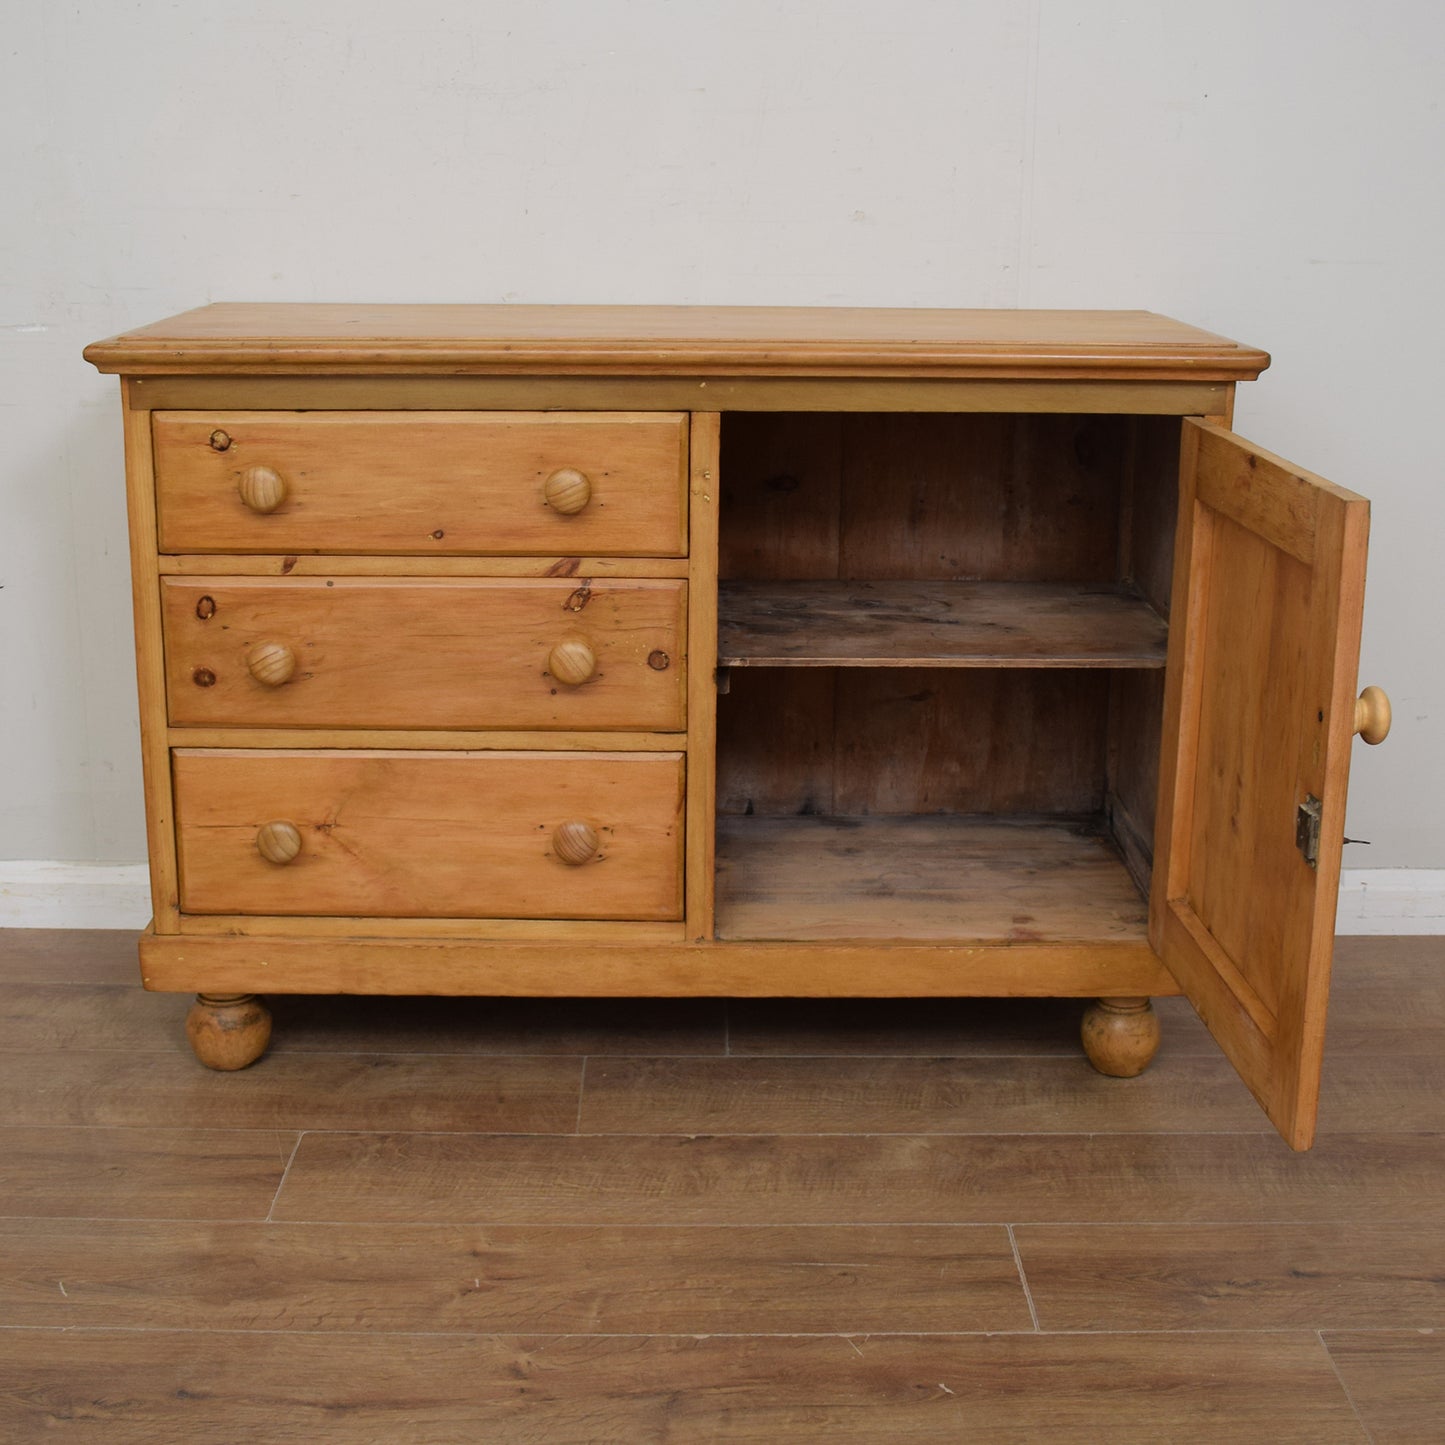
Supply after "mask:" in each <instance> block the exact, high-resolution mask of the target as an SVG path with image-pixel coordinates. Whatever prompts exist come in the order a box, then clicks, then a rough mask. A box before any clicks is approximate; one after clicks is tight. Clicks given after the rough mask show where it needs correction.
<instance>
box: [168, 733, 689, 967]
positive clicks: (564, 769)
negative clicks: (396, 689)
mask: <svg viewBox="0 0 1445 1445" xmlns="http://www.w3.org/2000/svg"><path fill="white" fill-rule="evenodd" d="M172 770H173V779H174V784H175V802H176V836H177V844H178V851H179V864H180V901H181V910H182V912H186V913H257V914H310V915H331V916H340V917H373V918H385V917H393V918H399V917H432V918H613V919H654V920H665V919H677V918H680V917H681V916H682V811H683V757H682V754H681V753H628V754H621V753H586V754H579V753H520V752H505V753H504V752H496V753H430V752H428V753H399V752H360V751H357V752H349V751H339V752H302V751H294V752H291V751H285V752H272V751H244V750H240V749H224V750H223V749H182V750H178V751H176V752H175V753H174V754H173V755H172ZM481 982H482V981H480V980H479V985H480V983H481ZM277 983H278V986H279V985H280V983H281V980H279V979H278V980H277Z"/></svg>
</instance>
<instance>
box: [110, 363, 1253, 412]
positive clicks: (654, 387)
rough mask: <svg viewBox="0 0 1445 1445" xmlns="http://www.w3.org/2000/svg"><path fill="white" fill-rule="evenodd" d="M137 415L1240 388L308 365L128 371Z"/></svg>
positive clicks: (1012, 406)
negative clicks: (445, 371) (336, 372)
mask: <svg viewBox="0 0 1445 1445" xmlns="http://www.w3.org/2000/svg"><path fill="white" fill-rule="evenodd" d="M130 385H131V388H132V400H131V403H130V405H131V406H132V407H135V408H139V409H142V410H144V409H148V408H150V407H155V408H159V409H165V410H179V411H218V410H227V411H241V410H253V411H322V410H342V411H360V410H374V411H418V412H421V411H457V410H461V409H465V408H476V409H480V410H497V411H519V410H531V411H536V410H543V411H546V410H558V411H649V410H651V411H691V410H693V409H694V408H703V409H706V410H708V411H716V412H722V413H729V412H734V413H742V412H746V413H749V414H754V413H758V412H780V413H781V412H788V413H797V412H817V413H823V412H835V413H836V412H843V411H867V412H948V413H996V412H1017V413H1020V414H1050V415H1057V414H1059V413H1065V412H1067V413H1071V414H1078V415H1085V416H1090V415H1097V416H1117V415H1124V416H1156V415H1157V416H1167V417H1181V416H1222V415H1223V414H1225V413H1226V412H1227V411H1228V410H1229V409H1230V406H1231V394H1232V393H1233V390H1234V383H1233V382H1229V381H1205V380H1200V379H1198V378H1190V377H1185V378H1181V379H1179V380H1175V381H1111V380H1100V379H1098V378H1097V377H1094V378H1088V377H1081V378H1077V379H1071V380H1043V381H1040V380H1037V379H1035V378H1033V377H1028V378H1023V379H1016V380H990V379H988V378H983V379H980V378H978V377H976V376H971V377H950V376H936V375H929V376H922V377H915V376H902V377H900V376H868V375H855V374H847V375H838V374H832V375H828V376H779V375H774V376H724V375H719V374H718V373H716V372H710V373H706V374H700V375H697V376H677V375H672V376H669V375H666V374H657V375H648V376H595V375H590V374H587V375H576V376H521V375H517V376H512V375H505V376H502V375H491V374H487V375H480V374H479V375H469V376H456V375H447V376H437V375H433V374H430V373H426V372H424V373H422V374H421V375H411V376H397V375H395V374H389V375H385V376H380V375H379V376H370V375H352V376H317V375H315V374H314V373H310V372H308V371H307V370H306V369H305V368H292V369H290V370H287V371H285V372H284V373H269V372H262V371H256V372H245V373H241V374H230V375H225V374H221V373H219V372H217V373H213V374H208V375H194V374H187V375H184V376H172V375H163V374H159V373H149V374H147V375H145V376H140V375H137V374H135V373H132V374H131V377H130Z"/></svg>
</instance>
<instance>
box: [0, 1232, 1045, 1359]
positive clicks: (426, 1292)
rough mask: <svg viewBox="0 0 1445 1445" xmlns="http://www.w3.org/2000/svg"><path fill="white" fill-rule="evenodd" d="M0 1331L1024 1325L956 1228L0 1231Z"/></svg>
mask: <svg viewBox="0 0 1445 1445" xmlns="http://www.w3.org/2000/svg"><path fill="white" fill-rule="evenodd" d="M59 1283H64V1285H65V1291H64V1293H63V1294H62V1293H61V1291H60V1289H59V1287H58V1285H59ZM0 1317H3V1318H4V1320H5V1322H6V1324H7V1325H9V1326H20V1325H28V1326H64V1327H68V1328H72V1329H74V1328H87V1329H99V1328H105V1327H112V1328H114V1327H123V1328H126V1329H144V1330H163V1329H205V1330H212V1329H245V1330H290V1331H298V1330H305V1331H314V1332H318V1333H331V1332H335V1331H349V1330H367V1331H384V1330H414V1331H419V1332H422V1333H426V1334H430V1335H440V1334H451V1333H460V1332H465V1331H500V1330H539V1329H545V1331H546V1332H547V1333H549V1334H559V1335H565V1334H616V1333H633V1334H652V1333H659V1334H662V1333H673V1332H676V1333H683V1334H694V1333H696V1334H712V1333H717V1332H728V1333H742V1334H752V1333H756V1332H757V1331H758V1329H759V1326H760V1325H763V1324H765V1325H766V1331H767V1332H770V1333H773V1332H775V1333H782V1334H786V1333H791V1332H794V1331H798V1332H808V1333H814V1332H817V1333H824V1332H832V1331H836V1330H845V1331H847V1332H849V1333H852V1332H855V1331H857V1332H860V1333H861V1332H866V1331H870V1330H877V1331H883V1332H890V1333H892V1332H897V1331H901V1330H909V1331H911V1330H924V1331H927V1330H945V1331H950V1332H952V1331H959V1330H1029V1329H1030V1328H1032V1326H1031V1323H1030V1318H1029V1311H1028V1303H1027V1301H1026V1299H1025V1297H1024V1292H1023V1287H1022V1285H1021V1284H1020V1282H1019V1274H1018V1269H1017V1267H1016V1265H1015V1263H1014V1256H1013V1249H1012V1247H1011V1245H1010V1243H1009V1238H1008V1234H1007V1232H1006V1231H1005V1230H1003V1229H1002V1228H999V1227H997V1226H971V1225H966V1226H961V1227H954V1226H946V1225H945V1226H934V1225H925V1226H900V1227H881V1228H880V1227H860V1228H851V1227H844V1228H830V1227H823V1228H812V1227H804V1228H769V1227H762V1228H756V1229H752V1228H742V1229H707V1228H701V1229H654V1228H648V1227H646V1226H643V1227H638V1228H611V1229H608V1228H603V1229H562V1228H547V1227H540V1228H531V1227H527V1226H503V1227H501V1228H485V1229H482V1228H470V1227H465V1226H461V1227H456V1226H432V1225H422V1226H416V1227H411V1228H395V1227H387V1226H373V1225H330V1224H324V1225H304V1224H265V1225H245V1224H236V1223H228V1224H221V1225H217V1224H189V1223H134V1222H132V1223H115V1224H110V1223H105V1222H101V1221H91V1220H87V1221H84V1222H83V1223H80V1222H70V1221H64V1220H56V1221H51V1220H8V1221H6V1220H0Z"/></svg>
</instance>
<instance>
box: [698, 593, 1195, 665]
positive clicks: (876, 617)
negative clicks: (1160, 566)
mask: <svg viewBox="0 0 1445 1445" xmlns="http://www.w3.org/2000/svg"><path fill="white" fill-rule="evenodd" d="M1167 643H1168V628H1167V627H1166V626H1165V624H1164V621H1163V619H1162V618H1161V617H1160V616H1159V614H1158V613H1157V612H1155V611H1154V609H1153V608H1152V607H1150V606H1149V604H1148V603H1147V602H1144V601H1143V600H1141V599H1140V598H1138V597H1136V596H1134V595H1133V594H1132V593H1129V592H1125V591H1123V590H1121V589H1120V588H1118V587H1114V586H1105V585H1102V584H1101V585H1072V586H1070V585H1059V584H1051V583H1037V582H911V581H906V582H905V581H886V582H860V581H848V582H833V581H826V582H723V583H721V584H720V585H719V598H718V665H719V666H720V667H1107V668H1122V667H1128V668H1159V667H1163V666H1164V658H1165V653H1166V650H1167Z"/></svg>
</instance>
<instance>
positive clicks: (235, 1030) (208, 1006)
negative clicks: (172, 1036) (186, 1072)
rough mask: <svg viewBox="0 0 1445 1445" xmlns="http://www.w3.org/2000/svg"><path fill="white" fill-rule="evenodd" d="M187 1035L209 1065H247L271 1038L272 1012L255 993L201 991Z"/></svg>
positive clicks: (225, 1066)
mask: <svg viewBox="0 0 1445 1445" xmlns="http://www.w3.org/2000/svg"><path fill="white" fill-rule="evenodd" d="M186 1037H187V1038H188V1039H189V1040H190V1041H191V1050H192V1052H193V1053H194V1054H195V1056H196V1057H197V1058H198V1059H199V1060H200V1061H201V1062H202V1063H203V1064H204V1065H205V1066H206V1067H207V1068H208V1069H244V1068H245V1067H246V1065H247V1064H254V1063H255V1062H256V1060H257V1059H259V1058H260V1057H261V1055H262V1054H264V1053H265V1052H266V1045H267V1044H268V1043H270V1042H271V1012H270V1010H269V1009H268V1008H267V1007H266V1005H265V1004H263V1003H262V1002H261V1000H260V999H258V998H257V997H256V995H255V994H253V993H198V994H197V995H196V1001H195V1003H193V1004H192V1005H191V1011H190V1013H188V1014H187V1015H186Z"/></svg>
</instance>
